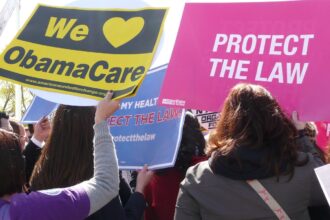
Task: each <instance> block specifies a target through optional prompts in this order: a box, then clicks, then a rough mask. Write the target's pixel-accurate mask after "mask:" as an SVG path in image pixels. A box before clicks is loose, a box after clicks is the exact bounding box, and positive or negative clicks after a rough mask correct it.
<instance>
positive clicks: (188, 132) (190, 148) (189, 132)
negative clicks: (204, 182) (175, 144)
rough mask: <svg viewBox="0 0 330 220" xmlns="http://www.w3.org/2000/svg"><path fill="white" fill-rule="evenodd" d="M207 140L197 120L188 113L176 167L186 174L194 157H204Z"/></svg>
mask: <svg viewBox="0 0 330 220" xmlns="http://www.w3.org/2000/svg"><path fill="white" fill-rule="evenodd" d="M204 148H205V139H204V136H203V133H202V131H201V126H200V124H199V122H198V120H197V118H196V117H195V116H194V115H193V114H192V113H191V112H186V115H185V121H184V125H183V131H182V138H181V143H180V147H179V152H178V156H177V159H176V162H175V167H176V168H178V169H179V170H181V171H182V172H183V173H185V172H186V171H187V169H188V167H190V166H191V165H192V160H193V158H194V157H200V156H204V155H205V153H204Z"/></svg>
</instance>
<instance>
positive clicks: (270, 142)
mask: <svg viewBox="0 0 330 220" xmlns="http://www.w3.org/2000/svg"><path fill="white" fill-rule="evenodd" d="M297 136H298V133H297V130H296V128H295V126H294V125H293V123H292V122H291V120H290V119H289V118H288V117H287V116H286V115H285V114H284V112H283V111H282V109H281V108H280V106H279V105H278V103H277V101H276V100H275V99H274V98H273V97H272V96H271V94H270V93H269V92H268V91H267V90H266V89H265V88H263V87H261V86H257V85H251V84H238V85H236V86H235V87H233V88H232V89H231V91H230V93H229V95H228V96H227V98H226V100H225V102H224V106H223V108H222V110H221V116H220V120H219V122H218V124H217V127H216V130H215V132H214V133H213V134H211V135H210V139H209V145H208V149H207V153H208V155H209V156H210V159H209V161H207V162H202V163H200V164H198V165H196V166H194V167H191V168H190V169H189V170H188V171H187V174H186V178H185V180H184V181H183V182H182V183H181V188H180V191H179V195H178V200H177V204H176V213H175V219H180V220H185V219H189V220H191V219H207V220H212V219H231V220H235V219H277V218H279V219H289V218H291V219H297V220H298V219H299V220H304V219H309V215H308V211H307V207H308V206H312V205H322V204H326V200H325V198H324V195H323V193H322V191H321V188H320V186H319V183H318V181H317V179H316V175H315V173H314V168H315V167H318V166H320V165H322V161H321V160H319V158H315V157H313V156H312V155H311V154H309V153H304V152H299V151H298V146H297V144H296V138H297Z"/></svg>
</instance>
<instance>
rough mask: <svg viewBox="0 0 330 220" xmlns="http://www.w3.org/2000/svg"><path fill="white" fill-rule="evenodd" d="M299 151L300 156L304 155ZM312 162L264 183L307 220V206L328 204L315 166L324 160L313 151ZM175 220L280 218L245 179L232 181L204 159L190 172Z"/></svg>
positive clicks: (290, 212)
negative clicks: (291, 173) (290, 175)
mask: <svg viewBox="0 0 330 220" xmlns="http://www.w3.org/2000/svg"><path fill="white" fill-rule="evenodd" d="M303 154H305V153H300V155H299V157H302V156H305V155H303ZM308 156H309V162H308V163H307V164H306V165H305V166H302V167H296V168H295V173H294V176H293V178H292V179H291V180H290V181H288V177H281V178H280V181H279V182H277V181H276V178H275V177H272V178H267V179H263V180H260V182H261V184H262V185H263V186H264V187H265V188H266V189H267V190H268V192H269V193H270V194H271V195H272V196H273V197H274V198H275V200H276V201H277V202H278V203H279V204H280V205H281V206H282V208H283V209H284V210H285V211H286V213H287V214H288V215H289V217H290V218H291V219H292V220H294V219H296V220H308V219H310V218H309V215H308V211H307V206H313V205H324V204H326V200H325V197H324V195H323V193H322V191H321V188H320V185H319V183H318V181H317V179H316V175H315V173H314V168H316V167H318V166H320V165H322V162H321V161H320V160H318V159H317V158H314V157H313V156H312V155H311V154H309V155H308ZM174 219H175V220H195V219H196V220H197V219H206V220H222V219H224V220H236V219H240V220H242V219H258V220H259V219H260V220H261V219H263V220H268V219H277V218H276V216H275V215H274V214H273V212H272V211H271V210H270V208H269V207H268V206H267V205H266V204H265V203H264V201H263V200H262V199H261V198H260V197H259V195H258V194H257V193H256V192H255V191H254V190H253V189H252V188H251V187H250V186H249V185H248V184H247V183H246V182H245V181H244V180H232V179H229V178H226V177H224V176H221V175H216V174H214V173H213V172H212V170H211V169H210V166H209V162H208V161H205V162H202V163H199V164H197V165H195V166H193V167H190V168H189V170H188V171H187V174H186V177H185V179H184V180H183V181H182V183H181V186H180V191H179V194H178V199H177V204H176V210H175V217H174Z"/></svg>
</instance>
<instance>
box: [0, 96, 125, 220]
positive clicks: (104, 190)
mask: <svg viewBox="0 0 330 220" xmlns="http://www.w3.org/2000/svg"><path fill="white" fill-rule="evenodd" d="M111 97H112V93H111V92H108V93H107V95H106V97H105V98H104V99H103V100H102V101H100V102H99V104H98V106H97V110H96V113H95V125H94V132H95V137H94V138H95V142H94V143H95V144H94V160H95V162H94V175H93V177H92V178H91V179H89V180H87V181H84V182H82V183H78V184H76V185H74V186H71V187H66V188H57V189H51V190H43V191H34V192H31V193H29V194H26V193H23V192H22V186H23V184H24V181H25V174H24V158H23V156H22V154H21V151H20V144H19V140H18V138H17V137H16V136H15V135H14V134H13V133H10V132H8V131H5V130H2V129H0V179H1V181H0V219H84V218H86V217H87V216H89V215H91V214H93V213H94V212H96V211H97V210H99V209H100V208H101V207H103V206H104V205H105V204H106V203H108V202H109V201H110V200H111V199H113V198H115V197H116V195H117V194H118V190H119V178H118V164H117V156H116V152H115V149H114V144H113V141H112V137H111V135H110V133H109V130H108V127H107V123H106V121H105V120H106V119H107V118H108V117H109V116H110V115H112V114H113V113H114V112H115V111H116V110H117V109H118V108H119V101H113V100H111Z"/></svg>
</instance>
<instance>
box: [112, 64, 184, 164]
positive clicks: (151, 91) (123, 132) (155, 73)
mask: <svg viewBox="0 0 330 220" xmlns="http://www.w3.org/2000/svg"><path fill="white" fill-rule="evenodd" d="M166 68H167V66H163V67H159V68H157V69H155V70H152V71H149V72H148V74H147V75H146V78H145V79H144V81H143V83H142V85H141V87H140V89H139V91H138V93H137V94H136V96H135V97H133V98H126V99H123V100H122V102H121V108H120V110H118V111H117V112H116V113H115V114H114V115H113V116H111V117H110V118H109V119H108V124H109V125H110V127H111V128H110V130H111V134H112V135H113V138H114V141H115V144H116V150H117V155H118V162H119V167H120V169H140V168H142V167H143V165H144V164H147V165H148V167H149V168H150V169H160V168H166V167H172V166H174V164H175V160H176V156H177V151H178V148H179V146H180V141H181V132H182V126H183V122H184V110H182V109H178V108H167V107H164V106H157V101H158V96H159V94H160V89H161V86H162V83H163V79H164V77H165V72H166Z"/></svg>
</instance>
